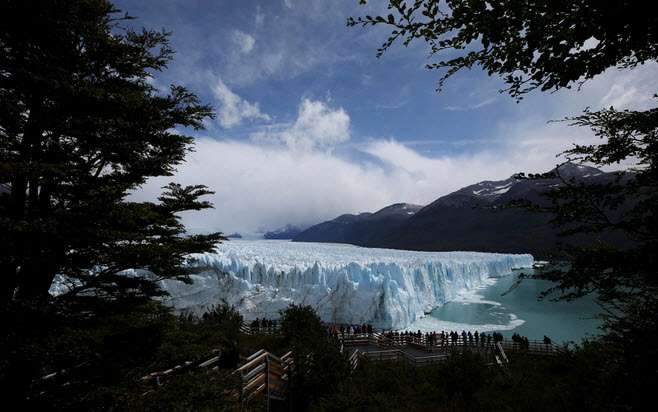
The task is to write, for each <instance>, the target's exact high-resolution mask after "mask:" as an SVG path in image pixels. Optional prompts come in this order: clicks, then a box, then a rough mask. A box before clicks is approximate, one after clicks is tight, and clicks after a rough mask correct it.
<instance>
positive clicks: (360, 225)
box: [293, 203, 422, 246]
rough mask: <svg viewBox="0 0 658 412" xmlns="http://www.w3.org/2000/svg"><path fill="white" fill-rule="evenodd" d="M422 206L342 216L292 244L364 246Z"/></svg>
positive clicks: (308, 231)
mask: <svg viewBox="0 0 658 412" xmlns="http://www.w3.org/2000/svg"><path fill="white" fill-rule="evenodd" d="M420 209H422V206H419V205H412V204H409V203H396V204H394V205H390V206H387V207H385V208H383V209H381V210H379V211H377V212H375V213H361V214H358V215H352V214H345V215H341V216H338V217H337V218H335V219H333V220H328V221H326V222H323V223H320V224H317V225H315V226H311V227H310V228H308V229H306V230H305V231H303V232H302V233H300V234H299V235H297V236H296V237H295V238H293V242H328V243H351V244H354V245H359V246H367V245H370V244H372V243H373V242H375V241H376V240H377V239H378V238H380V237H381V236H383V235H385V234H387V233H389V232H391V231H392V230H394V229H395V228H397V227H398V226H400V224H401V223H402V222H404V221H405V220H407V219H409V218H410V217H411V216H413V215H414V214H416V213H417V212H418V211H419V210H420Z"/></svg>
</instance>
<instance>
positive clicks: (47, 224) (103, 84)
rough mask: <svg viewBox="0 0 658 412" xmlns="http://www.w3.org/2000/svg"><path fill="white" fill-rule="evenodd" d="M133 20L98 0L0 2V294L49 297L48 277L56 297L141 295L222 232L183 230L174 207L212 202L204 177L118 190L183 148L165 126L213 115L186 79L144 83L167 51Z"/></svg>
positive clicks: (174, 160) (163, 35)
mask: <svg viewBox="0 0 658 412" xmlns="http://www.w3.org/2000/svg"><path fill="white" fill-rule="evenodd" d="M132 19H133V18H132V17H130V16H128V15H127V14H121V11H120V10H117V9H116V8H115V7H114V6H113V5H112V4H111V3H110V2H108V1H104V0H57V1H56V0H46V1H33V0H20V1H18V0H17V1H3V2H2V4H1V5H0V46H1V48H2V53H0V304H2V305H7V304H11V303H12V302H14V301H17V300H23V301H24V300H32V299H43V298H45V299H48V296H49V288H50V287H51V284H52V282H53V280H54V279H55V277H56V276H62V277H63V278H62V279H66V280H67V281H68V282H70V285H71V288H70V290H69V293H68V294H66V295H64V296H63V297H62V299H63V300H65V299H68V300H71V301H73V300H75V301H80V300H83V301H84V300H85V299H91V298H92V297H93V298H94V299H97V300H98V299H101V300H105V301H112V302H115V303H116V302H121V301H126V302H127V301H128V300H131V299H136V302H137V301H138V302H144V301H147V300H148V299H149V298H150V297H151V296H154V295H158V294H160V293H162V292H160V291H159V289H158V287H157V283H156V282H155V280H157V279H160V278H164V277H175V278H185V276H186V271H185V269H184V268H183V267H182V266H181V265H182V264H183V263H184V262H185V259H186V256H187V255H188V254H190V253H194V252H205V251H209V250H212V247H213V245H214V244H215V243H216V242H218V241H220V240H221V239H223V236H222V235H221V233H213V234H209V235H196V236H185V235H184V234H185V229H184V227H183V225H182V224H181V222H180V218H179V216H178V215H177V214H178V213H179V212H182V211H186V210H200V209H205V208H209V207H211V205H210V204H209V203H208V202H206V201H201V200H199V197H200V196H203V195H205V194H208V193H211V192H209V191H208V190H207V189H206V188H205V187H204V186H190V187H182V186H180V185H177V184H173V183H172V184H170V185H168V186H167V187H165V188H164V189H166V190H165V192H164V193H163V194H162V196H161V197H160V198H159V201H158V202H157V203H153V202H134V201H130V200H128V195H129V193H130V192H131V191H134V190H136V189H138V188H139V187H140V185H142V184H143V183H145V181H146V180H147V179H148V178H149V177H154V176H169V175H172V174H173V171H174V167H175V166H176V165H178V164H180V163H181V162H183V160H184V157H185V154H186V153H187V152H188V151H190V150H191V144H192V142H193V139H192V137H190V136H186V135H183V134H180V133H178V132H175V131H174V130H173V129H174V128H175V127H179V128H180V127H185V128H193V129H194V130H199V129H203V124H202V121H203V120H204V119H206V118H209V117H213V112H212V108H211V107H210V106H209V105H205V104H201V103H200V101H199V100H198V99H197V97H196V96H195V95H194V94H192V93H190V92H189V91H188V90H186V89H185V88H183V87H180V86H174V85H172V86H171V89H170V90H169V91H168V92H162V91H160V90H158V89H156V88H155V87H154V86H152V84H151V82H150V79H151V77H152V76H154V75H155V74H157V72H159V71H162V70H164V69H165V68H166V66H167V64H168V63H169V62H170V61H171V60H172V56H173V50H172V49H171V47H170V44H169V40H168V38H169V36H170V33H167V32H166V31H164V30H163V31H153V30H146V29H142V30H140V31H135V30H133V29H131V28H129V27H128V24H127V23H128V22H129V21H130V20H132ZM179 130H180V129H179ZM128 269H135V270H140V269H141V270H145V271H146V272H144V273H147V274H148V275H147V276H129V275H126V274H125V272H123V271H125V270H128ZM73 297H77V298H78V299H72V298H73Z"/></svg>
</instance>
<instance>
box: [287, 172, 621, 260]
mask: <svg viewBox="0 0 658 412" xmlns="http://www.w3.org/2000/svg"><path fill="white" fill-rule="evenodd" d="M560 174H561V175H562V176H563V177H564V178H566V179H569V178H571V177H574V178H576V179H577V180H581V181H584V182H589V183H607V182H611V181H612V180H613V179H614V178H615V174H614V173H605V172H602V171H601V170H598V169H595V168H592V167H588V166H582V165H575V164H571V163H567V164H565V165H563V166H561V167H560ZM559 184H561V183H560V181H559V180H558V179H545V180H519V179H515V178H514V177H510V178H508V179H505V180H501V181H483V182H480V183H476V184H474V185H470V186H467V187H464V188H462V189H459V190H457V191H456V192H453V193H450V194H448V195H446V196H443V197H441V198H439V199H437V200H435V201H434V202H432V203H431V204H429V205H427V206H425V207H423V208H421V207H420V206H415V205H408V204H405V203H399V204H396V205H391V206H389V207H387V208H384V209H382V210H380V211H379V212H376V213H374V214H367V213H363V214H360V215H358V216H354V215H343V216H339V217H338V218H336V219H334V220H331V221H328V222H324V223H321V224H319V225H316V226H313V227H311V228H309V229H307V230H306V231H305V232H302V233H300V235H299V236H297V237H296V238H294V241H311V242H340V243H351V244H354V245H359V246H369V247H383V248H393V249H409V250H428V251H430V250H431V251H459V250H463V251H482V252H500V253H532V254H533V255H535V256H537V257H541V256H544V255H546V254H547V253H549V252H552V251H555V245H556V243H557V241H559V240H560V239H559V238H558V237H557V233H558V230H557V229H554V228H553V227H552V226H551V225H550V223H549V222H548V220H549V217H548V216H546V215H538V214H531V213H528V214H519V211H518V210H511V209H507V210H502V211H496V212H494V211H491V210H488V209H485V208H486V207H490V206H496V205H502V204H505V203H507V202H508V201H510V200H512V199H520V198H524V199H528V200H532V201H534V202H538V203H542V202H546V200H545V199H544V198H543V197H541V193H543V192H545V191H547V190H549V189H550V188H551V187H555V186H556V185H559ZM404 206H406V207H407V209H403V207H404ZM405 210H406V211H408V212H413V213H409V214H408V215H406V216H405V215H404V211H405ZM377 216H379V217H381V219H378V218H377ZM597 236H598V237H600V238H601V239H604V240H606V241H613V242H615V243H618V244H619V243H623V241H622V240H620V239H618V238H615V237H613V236H612V235H611V234H609V233H604V234H599V235H597ZM586 241H588V239H587V238H586V237H585V236H581V237H580V238H578V237H576V238H570V239H569V242H570V243H584V242H586Z"/></svg>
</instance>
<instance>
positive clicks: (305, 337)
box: [281, 303, 350, 410]
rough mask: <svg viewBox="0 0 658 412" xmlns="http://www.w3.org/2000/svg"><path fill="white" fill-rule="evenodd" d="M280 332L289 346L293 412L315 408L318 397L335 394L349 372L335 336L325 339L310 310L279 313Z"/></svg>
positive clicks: (298, 308)
mask: <svg viewBox="0 0 658 412" xmlns="http://www.w3.org/2000/svg"><path fill="white" fill-rule="evenodd" d="M281 332H282V333H283V335H284V336H285V338H286V339H287V340H288V342H289V343H290V346H291V348H292V357H293V362H294V364H295V371H294V374H293V377H292V384H293V397H294V402H295V404H296V405H297V408H298V409H300V410H306V409H308V406H309V405H310V404H312V403H313V404H315V405H318V404H319V403H320V401H321V398H322V397H325V396H328V395H330V394H332V393H334V392H336V391H337V390H338V388H339V387H340V385H341V384H342V383H343V382H344V381H345V380H346V379H347V378H348V376H349V372H350V368H349V360H348V358H347V353H346V352H343V350H342V345H341V343H340V341H339V340H338V337H337V336H328V335H327V331H326V329H325V328H324V327H323V326H322V320H321V319H320V316H318V314H317V312H316V311H315V309H313V308H312V307H311V306H304V305H295V304H294V303H291V304H290V306H289V307H288V308H287V309H286V310H284V311H282V312H281Z"/></svg>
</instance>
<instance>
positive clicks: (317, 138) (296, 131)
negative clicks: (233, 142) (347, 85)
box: [252, 99, 350, 150]
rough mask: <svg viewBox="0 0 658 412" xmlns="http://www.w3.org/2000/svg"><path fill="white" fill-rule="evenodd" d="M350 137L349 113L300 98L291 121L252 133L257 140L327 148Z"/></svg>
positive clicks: (297, 147) (289, 145)
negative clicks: (293, 119) (295, 117)
mask: <svg viewBox="0 0 658 412" xmlns="http://www.w3.org/2000/svg"><path fill="white" fill-rule="evenodd" d="M349 139H350V116H349V115H348V114H347V112H346V111H345V109H343V108H342V107H338V108H332V107H330V106H329V105H328V104H326V103H324V102H321V101H312V100H309V99H302V102H301V103H300V105H299V108H298V112H297V119H296V120H295V122H294V123H291V124H281V125H275V126H264V127H262V128H261V130H260V131H258V132H256V133H254V134H252V140H254V141H257V142H269V143H273V142H278V143H283V144H285V145H286V146H287V147H288V148H290V149H293V150H310V149H314V148H317V149H331V148H333V147H334V146H335V145H336V144H339V143H342V142H345V141H347V140H349Z"/></svg>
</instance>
